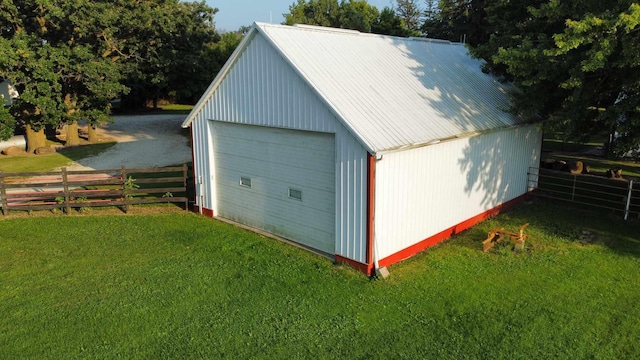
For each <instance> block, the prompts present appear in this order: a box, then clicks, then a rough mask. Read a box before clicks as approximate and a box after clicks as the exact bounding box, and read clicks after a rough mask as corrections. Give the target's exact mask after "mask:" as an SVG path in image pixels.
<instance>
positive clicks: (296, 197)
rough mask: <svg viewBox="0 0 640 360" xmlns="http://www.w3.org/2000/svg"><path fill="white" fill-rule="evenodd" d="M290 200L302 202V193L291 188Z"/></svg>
mask: <svg viewBox="0 0 640 360" xmlns="http://www.w3.org/2000/svg"><path fill="white" fill-rule="evenodd" d="M289 198H290V199H294V200H300V201H302V191H300V190H296V189H291V188H289Z"/></svg>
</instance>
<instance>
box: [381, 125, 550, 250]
mask: <svg viewBox="0 0 640 360" xmlns="http://www.w3.org/2000/svg"><path fill="white" fill-rule="evenodd" d="M541 139H542V136H541V132H540V130H539V129H538V127H537V126H536V125H527V126H523V127H519V128H512V129H506V130H501V131H495V132H491V133H486V134H482V135H479V136H475V137H471V138H464V139H457V140H453V141H448V142H444V143H440V144H437V145H432V146H426V147H421V148H416V149H411V150H406V151H399V152H394V153H389V154H385V155H384V156H383V158H382V160H380V161H378V162H377V163H376V193H375V202H376V221H375V238H376V246H377V249H378V256H379V257H380V258H384V257H387V256H390V255H393V254H395V253H396V252H398V251H401V250H403V249H405V248H407V247H409V246H411V245H414V244H416V243H418V242H420V241H422V240H424V239H427V238H429V237H431V236H433V235H435V234H437V233H439V232H441V231H444V230H446V229H448V228H450V227H452V226H455V225H457V224H459V223H461V222H463V221H465V220H467V219H470V218H472V217H474V216H476V215H479V214H481V213H484V212H485V211H487V210H490V209H492V208H494V207H496V206H498V205H500V204H502V203H505V202H507V201H509V200H512V199H514V198H517V197H518V196H520V195H522V194H524V193H525V192H526V191H527V169H528V168H529V166H535V165H536V164H537V163H538V161H539V158H540V153H539V152H540V142H541Z"/></svg>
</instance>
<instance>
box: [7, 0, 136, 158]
mask: <svg viewBox="0 0 640 360" xmlns="http://www.w3.org/2000/svg"><path fill="white" fill-rule="evenodd" d="M115 13H117V12H115ZM0 14H1V15H0V27H1V29H2V38H1V39H0V49H2V50H3V51H2V55H0V72H1V73H0V76H1V77H3V78H6V79H9V80H11V82H12V83H13V84H14V85H15V86H16V88H18V90H19V92H20V98H19V99H17V100H16V101H15V102H14V104H13V105H12V107H11V113H12V115H13V117H14V118H15V119H16V120H17V121H18V123H19V124H21V125H22V126H23V127H24V128H25V131H26V134H27V145H28V150H29V151H33V150H35V149H37V148H38V147H42V146H44V145H45V136H44V128H45V126H47V125H50V126H57V125H60V124H63V123H66V124H69V125H70V126H69V129H70V130H71V131H70V132H69V134H68V136H67V142H68V144H69V145H74V144H75V143H77V139H78V138H77V120H78V119H79V118H84V119H87V120H88V121H89V122H90V123H93V122H98V121H101V120H104V118H105V117H107V116H108V112H109V100H110V99H111V98H113V97H115V96H117V95H118V94H119V93H120V92H122V91H123V90H124V89H125V88H124V87H123V86H122V85H120V83H119V80H120V76H119V72H118V69H117V64H116V61H115V59H114V57H113V56H112V55H113V52H112V51H110V50H109V48H110V46H109V44H108V39H107V37H106V35H105V33H104V32H103V31H102V30H101V29H102V27H101V26H94V24H96V23H98V22H104V23H107V24H108V23H109V22H110V21H111V24H112V26H115V24H116V20H117V17H116V16H115V15H114V14H113V13H109V12H106V11H105V7H104V3H100V2H92V1H87V0H68V1H64V2H56V1H36V0H22V1H19V2H18V1H15V2H14V1H12V0H3V1H2V2H1V3H0ZM89 19H91V20H89ZM73 130H75V132H73Z"/></svg>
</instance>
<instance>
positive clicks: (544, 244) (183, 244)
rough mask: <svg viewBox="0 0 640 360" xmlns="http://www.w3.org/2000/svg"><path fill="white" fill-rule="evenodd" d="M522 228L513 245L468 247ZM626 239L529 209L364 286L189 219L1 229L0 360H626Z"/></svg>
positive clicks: (631, 247)
mask: <svg viewBox="0 0 640 360" xmlns="http://www.w3.org/2000/svg"><path fill="white" fill-rule="evenodd" d="M526 222H528V223H530V224H531V225H530V226H529V227H528V228H527V229H526V233H528V234H529V235H530V236H531V237H530V239H529V240H528V241H527V246H526V251H524V252H514V251H513V249H512V246H511V245H510V244H499V245H498V246H497V247H496V248H494V249H493V250H491V251H490V252H489V253H486V254H485V253H483V252H482V251H481V248H482V246H481V243H482V240H484V239H485V238H486V236H487V231H488V230H490V229H491V228H493V227H505V228H507V229H512V230H515V229H517V228H518V227H519V226H520V225H522V224H523V223H526ZM639 237H640V224H639V223H638V222H624V221H622V220H620V219H619V218H616V217H613V216H609V215H608V214H606V213H604V214H603V213H591V212H583V211H582V210H580V209H576V208H570V207H566V206H565V205H559V204H554V203H547V202H536V203H532V204H525V205H522V206H520V207H518V208H516V209H515V210H513V211H510V212H508V213H505V214H503V215H500V216H498V217H496V218H493V219H491V220H489V221H487V222H485V223H482V224H480V225H479V226H477V227H475V228H473V229H470V230H468V231H466V232H464V233H463V234H461V235H460V236H457V237H455V238H453V239H451V240H449V241H446V242H445V243H443V244H441V245H438V246H436V247H433V248H430V249H428V250H427V251H425V252H423V253H421V254H419V255H417V256H415V257H413V258H411V259H409V260H406V261H404V262H401V263H399V264H396V265H394V266H391V267H390V271H391V277H390V278H389V279H386V280H381V279H368V278H366V277H365V276H364V275H362V274H361V273H358V272H356V271H354V270H352V269H350V268H348V267H345V266H339V265H334V264H332V263H331V261H329V260H327V259H325V258H322V257H318V256H316V255H313V254H311V253H308V252H305V251H302V250H300V249H297V248H295V247H292V246H289V245H286V244H283V243H280V242H278V241H275V240H272V239H268V238H265V237H262V236H260V235H256V234H254V233H251V232H248V231H245V230H241V229H238V228H236V227H234V226H232V225H229V224H225V223H221V222H218V221H216V220H212V219H208V218H204V217H200V216H197V215H194V214H186V213H179V214H177V213H173V214H162V215H99V216H96V215H90V216H85V215H82V216H53V217H52V216H47V217H29V216H23V217H19V218H10V219H6V220H0V357H1V358H5V359H61V358H64V359H74V358H82V359H86V358H104V359H111V358H132V359H133V358H144V359H149V358H152V359H156V358H172V359H173V358H207V359H218V358H228V359H247V358H252V359H254V358H255V359H284V358H286V359H308V358H311V359H364V358H367V359H418V358H420V359H422V358H427V359H547V358H572V359H633V358H640V306H638V304H640V291H639V290H640V276H639V274H640V239H639Z"/></svg>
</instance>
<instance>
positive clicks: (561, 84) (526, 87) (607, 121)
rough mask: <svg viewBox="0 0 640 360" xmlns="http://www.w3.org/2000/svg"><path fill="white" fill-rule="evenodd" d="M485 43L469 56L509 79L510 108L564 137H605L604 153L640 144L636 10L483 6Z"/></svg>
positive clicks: (639, 12) (577, 4) (590, 4)
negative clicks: (542, 121)
mask: <svg viewBox="0 0 640 360" xmlns="http://www.w3.org/2000/svg"><path fill="white" fill-rule="evenodd" d="M485 11H486V14H487V17H486V20H487V24H488V26H489V28H488V29H489V31H488V34H489V36H488V41H487V42H486V43H482V44H478V45H477V46H475V47H474V48H473V49H472V51H473V53H474V54H475V55H476V56H479V57H482V58H484V59H485V60H487V70H488V71H491V72H493V73H495V74H497V75H500V76H502V77H504V78H505V79H506V80H509V81H512V82H513V83H514V84H515V85H516V86H517V88H518V89H519V91H518V92H514V94H513V99H514V102H513V108H512V111H514V112H516V113H518V114H520V115H522V116H525V117H534V116H539V117H542V118H543V119H548V122H547V126H549V127H550V128H552V129H556V130H561V131H563V132H564V133H565V134H568V136H569V137H571V138H577V139H583V140H584V139H587V138H588V137H589V136H591V135H595V134H610V135H611V136H610V139H611V140H612V141H611V142H610V143H608V144H606V145H607V149H608V150H609V153H610V154H611V155H620V154H622V153H624V152H626V151H627V150H629V149H630V148H632V147H637V146H638V145H640V5H639V4H638V3H635V2H633V1H626V0H619V1H614V2H602V1H578V0H572V1H559V0H549V1H534V0H530V1H527V2H524V3H520V2H511V1H506V0H491V1H488V6H487V7H486V8H485Z"/></svg>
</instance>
